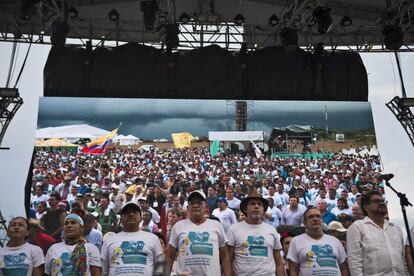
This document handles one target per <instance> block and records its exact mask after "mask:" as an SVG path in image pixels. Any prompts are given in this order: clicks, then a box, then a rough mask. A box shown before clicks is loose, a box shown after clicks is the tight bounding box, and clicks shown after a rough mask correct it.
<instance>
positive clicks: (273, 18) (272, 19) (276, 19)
mask: <svg viewBox="0 0 414 276" xmlns="http://www.w3.org/2000/svg"><path fill="white" fill-rule="evenodd" d="M277 24H279V17H277V15H276V14H272V15H271V16H270V17H269V25H272V26H276V25H277Z"/></svg>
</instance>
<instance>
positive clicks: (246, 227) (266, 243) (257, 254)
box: [227, 190, 285, 276]
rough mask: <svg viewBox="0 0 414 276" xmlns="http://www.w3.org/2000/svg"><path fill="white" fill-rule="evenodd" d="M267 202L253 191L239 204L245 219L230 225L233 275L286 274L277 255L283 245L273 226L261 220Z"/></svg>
mask: <svg viewBox="0 0 414 276" xmlns="http://www.w3.org/2000/svg"><path fill="white" fill-rule="evenodd" d="M267 208H268V201H267V200H266V199H264V198H263V197H262V196H261V195H260V194H259V193H257V192H256V190H253V191H252V192H250V193H249V194H248V195H247V197H246V198H244V199H243V201H242V202H241V204H240V209H241V211H242V212H243V213H244V214H245V215H246V219H245V220H244V221H242V222H239V223H237V224H233V225H232V226H230V228H229V230H228V232H227V234H228V237H229V252H230V260H231V261H232V262H233V266H232V268H233V269H234V272H235V275H263V276H264V275H274V273H276V274H277V275H285V273H284V268H283V260H282V257H281V255H280V250H281V249H282V245H281V244H280V236H279V234H278V233H277V232H276V228H274V227H273V226H272V225H269V224H267V223H265V222H263V220H262V217H263V214H264V212H265V210H267Z"/></svg>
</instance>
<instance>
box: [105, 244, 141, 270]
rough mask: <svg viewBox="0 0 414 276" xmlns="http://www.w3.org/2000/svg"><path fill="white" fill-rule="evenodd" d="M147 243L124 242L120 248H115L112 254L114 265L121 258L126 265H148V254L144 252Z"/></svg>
mask: <svg viewBox="0 0 414 276" xmlns="http://www.w3.org/2000/svg"><path fill="white" fill-rule="evenodd" d="M144 246H145V242H143V241H123V242H122V243H121V246H120V247H117V248H115V250H114V251H113V252H112V255H111V260H112V263H113V264H119V263H117V259H118V258H119V257H120V258H121V260H122V262H123V263H124V264H142V265H146V264H147V253H144V252H142V250H143V249H144Z"/></svg>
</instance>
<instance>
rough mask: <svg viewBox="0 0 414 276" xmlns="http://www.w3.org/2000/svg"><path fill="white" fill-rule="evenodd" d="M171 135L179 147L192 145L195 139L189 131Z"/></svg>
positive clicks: (175, 144)
mask: <svg viewBox="0 0 414 276" xmlns="http://www.w3.org/2000/svg"><path fill="white" fill-rule="evenodd" d="M171 137H172V139H173V142H174V146H175V147H176V148H179V149H182V148H189V147H191V141H192V140H193V139H194V137H193V135H191V133H189V132H180V133H171Z"/></svg>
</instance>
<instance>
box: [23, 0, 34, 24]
mask: <svg viewBox="0 0 414 276" xmlns="http://www.w3.org/2000/svg"><path fill="white" fill-rule="evenodd" d="M34 9H35V3H34V2H33V0H23V1H22V4H21V6H20V18H21V19H23V20H24V21H29V20H30V18H32V15H33V13H34Z"/></svg>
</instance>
